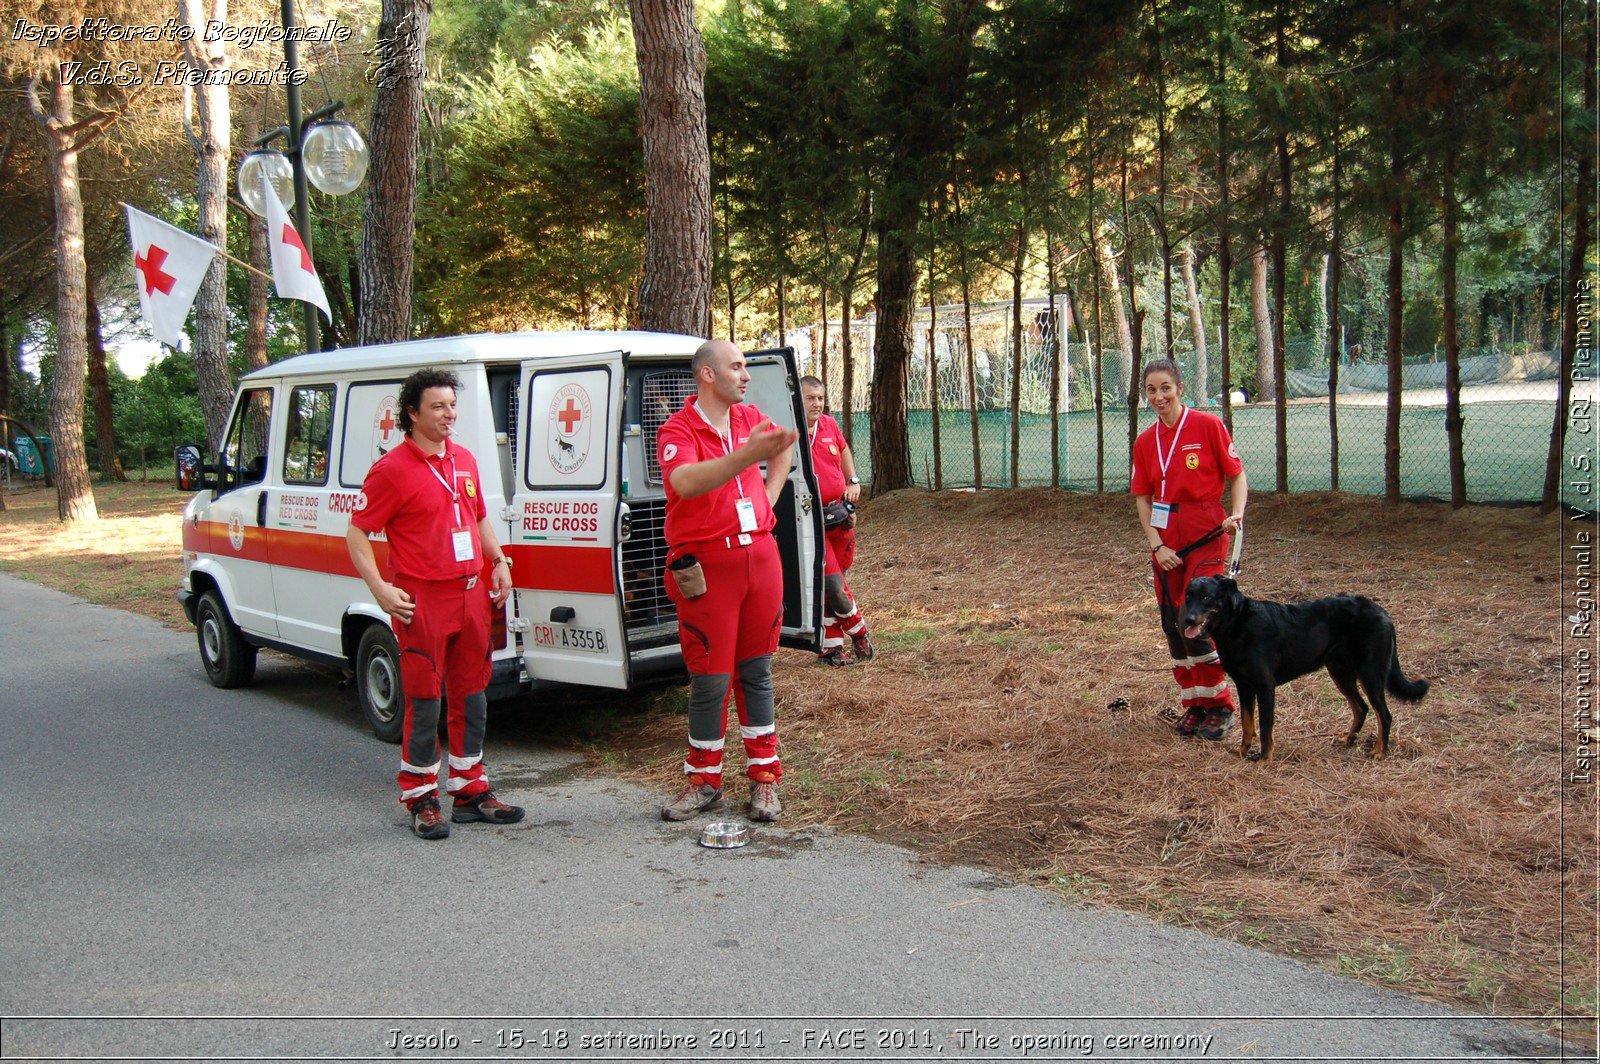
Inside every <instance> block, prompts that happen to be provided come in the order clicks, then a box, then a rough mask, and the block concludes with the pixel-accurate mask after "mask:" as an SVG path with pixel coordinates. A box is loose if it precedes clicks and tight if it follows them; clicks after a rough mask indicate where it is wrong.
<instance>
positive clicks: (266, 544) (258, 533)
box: [183, 521, 390, 577]
mask: <svg viewBox="0 0 1600 1064" xmlns="http://www.w3.org/2000/svg"><path fill="white" fill-rule="evenodd" d="M243 531H244V545H243V546H242V547H240V548H239V549H237V550H235V549H234V546H233V541H232V540H230V539H229V538H228V526H227V525H226V524H225V523H223V522H221V521H201V522H200V524H199V527H198V528H196V527H194V525H193V523H192V522H189V521H185V522H184V525H183V545H184V549H185V550H193V551H196V552H199V553H205V554H213V555H217V556H219V557H223V558H229V557H231V558H241V559H243V560H244V561H248V562H268V561H270V562H271V563H272V564H273V565H282V566H284V567H286V568H289V569H304V570H306V571H307V572H313V573H328V574H330V575H332V576H352V577H354V576H359V575H360V574H359V573H357V572H356V566H355V563H354V562H352V561H351V560H350V549H349V548H348V547H346V546H345V539H344V537H343V536H334V535H330V534H328V533H325V532H296V531H293V530H291V529H285V528H258V527H257V526H255V525H250V524H247V525H245V526H244V529H243ZM191 543H192V544H194V545H193V546H191ZM372 553H373V554H374V555H375V556H376V557H377V559H378V571H379V572H380V573H382V574H383V575H384V576H385V577H388V576H389V575H390V573H389V544H388V543H387V542H385V541H383V540H374V541H373V543H372Z"/></svg>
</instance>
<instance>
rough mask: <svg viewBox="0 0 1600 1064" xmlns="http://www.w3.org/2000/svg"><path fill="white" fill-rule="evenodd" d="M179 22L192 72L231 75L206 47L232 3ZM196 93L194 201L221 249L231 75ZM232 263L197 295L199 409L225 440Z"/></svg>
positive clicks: (203, 233) (217, 50)
mask: <svg viewBox="0 0 1600 1064" xmlns="http://www.w3.org/2000/svg"><path fill="white" fill-rule="evenodd" d="M178 18H179V21H180V22H182V24H183V25H185V26H187V27H189V28H190V29H191V30H192V31H193V33H194V36H193V37H191V38H190V39H189V41H188V42H187V43H186V44H185V45H184V57H185V59H186V60H187V62H188V66H189V68H190V69H191V70H192V71H196V72H202V73H204V74H207V75H215V74H222V75H226V73H227V70H228V53H227V50H226V49H225V48H224V47H223V45H222V43H221V42H220V41H218V42H214V43H210V44H207V43H204V40H203V38H204V33H205V28H206V24H207V21H208V20H210V21H213V22H218V23H222V24H226V23H227V21H228V0H212V3H211V10H210V11H209V12H207V11H205V10H203V9H202V7H201V0H178ZM190 93H193V95H194V100H195V114H196V116H197V117H198V121H197V122H196V123H195V125H194V126H192V127H191V126H190V124H189V115H188V109H187V107H185V112H184V128H185V132H187V133H188V136H189V146H190V147H192V148H193V149H194V153H195V156H196V158H197V159H198V162H199V165H198V178H197V182H196V186H195V199H196V201H197V202H198V204H199V209H200V214H199V222H200V238H201V239H202V240H205V241H207V242H209V243H211V244H214V245H216V246H217V247H219V248H223V249H226V248H227V246H228V162H229V159H230V158H231V153H232V140H231V138H232V129H233V122H232V112H231V109H230V107H229V99H228V82H227V79H226V77H225V76H224V77H220V78H217V83H216V84H208V83H202V84H200V85H197V86H195V87H194V88H192V89H186V90H185V103H187V97H188V95H189V94H190ZM227 270H228V264H227V262H226V261H225V260H224V259H223V258H222V257H221V256H217V257H215V258H213V259H212V260H211V267H210V269H208V270H207V271H206V277H205V280H204V281H203V282H202V283H201V285H200V293H199V295H197V296H196V297H195V318H194V340H195V343H194V370H195V378H196V380H197V381H198V382H199V390H200V411H201V414H202V415H203V416H204V417H205V422H206V438H207V439H208V440H213V441H214V440H220V439H221V438H222V434H223V432H224V431H226V428H227V421H228V410H229V408H230V407H232V405H233V374H232V372H230V371H229V369H228V273H227Z"/></svg>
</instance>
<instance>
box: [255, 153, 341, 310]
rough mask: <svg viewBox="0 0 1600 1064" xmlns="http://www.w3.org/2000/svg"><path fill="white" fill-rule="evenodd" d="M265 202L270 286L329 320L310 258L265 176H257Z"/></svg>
mask: <svg viewBox="0 0 1600 1064" xmlns="http://www.w3.org/2000/svg"><path fill="white" fill-rule="evenodd" d="M261 185H262V188H263V189H264V190H265V197H266V201H267V243H268V245H269V246H270V247H271V248H272V285H273V287H274V288H276V289H277V290H278V295H279V296H281V297H283V298H284V299H303V300H305V301H306V302H307V303H310V304H311V305H312V306H314V307H317V308H319V309H320V310H321V311H322V316H323V317H324V318H327V319H328V320H329V321H332V320H333V315H332V314H330V313H329V312H328V295H327V293H326V292H324V291H323V290H322V281H321V279H320V278H318V277H317V271H316V269H315V268H313V267H312V265H311V255H310V253H309V252H307V251H306V244H305V241H304V240H301V239H300V233H299V231H298V230H296V229H295V227H294V225H293V224H292V223H291V222H290V221H289V212H288V211H287V210H285V209H284V207H283V201H282V200H280V199H279V198H278V192H277V190H276V189H274V188H273V187H272V182H270V181H268V180H267V178H266V175H265V174H263V175H262V177H261Z"/></svg>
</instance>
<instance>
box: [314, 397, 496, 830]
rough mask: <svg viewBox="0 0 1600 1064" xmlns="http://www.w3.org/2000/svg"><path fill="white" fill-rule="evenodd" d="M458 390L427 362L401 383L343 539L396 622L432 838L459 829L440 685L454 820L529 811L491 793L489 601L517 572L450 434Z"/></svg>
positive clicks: (472, 464)
mask: <svg viewBox="0 0 1600 1064" xmlns="http://www.w3.org/2000/svg"><path fill="white" fill-rule="evenodd" d="M460 387H461V381H460V379H459V378H458V377H457V376H456V375H455V374H454V373H451V372H449V371H446V370H438V369H422V370H418V371H417V372H415V373H413V374H412V375H411V376H409V377H407V378H406V379H405V381H404V383H402V384H401V385H400V401H399V403H398V404H397V405H398V406H399V407H400V429H401V431H403V432H404V433H405V434H406V436H405V439H403V440H402V441H401V443H400V446H398V447H396V448H394V449H393V450H392V451H390V452H389V453H388V454H385V455H384V456H383V457H382V458H379V459H378V460H377V461H376V462H374V463H373V464H372V468H371V469H370V470H368V472H367V479H366V483H364V484H363V485H362V486H361V495H360V496H359V497H358V499H357V500H356V512H355V514H354V515H352V516H351V518H350V531H349V533H348V534H347V535H346V537H345V541H346V543H347V544H348V545H349V547H350V558H351V560H352V561H354V562H355V566H356V572H358V573H360V574H361V579H363V580H365V581H366V582H367V587H368V589H369V590H371V592H372V597H373V598H374V599H376V600H377V602H378V605H379V606H380V607H381V608H382V609H383V611H384V612H385V613H387V614H388V615H389V616H390V617H391V618H393V619H394V635H395V640H396V641H397V642H398V643H399V644H400V680H401V683H402V684H403V685H404V687H405V692H406V717H405V727H404V730H403V731H402V733H401V736H402V738H401V743H402V745H401V751H402V753H401V758H400V776H399V780H400V801H402V802H403V803H405V806H406V808H407V809H409V810H410V811H411V829H412V830H413V831H415V832H416V833H417V834H418V835H419V836H421V837H422V838H424V839H442V838H444V837H445V836H447V835H449V834H450V825H449V824H447V823H445V820H444V816H443V814H442V813H441V812H440V809H439V708H440V707H439V700H440V699H439V696H440V688H441V686H442V687H443V688H444V689H446V690H448V692H449V696H450V697H449V701H450V706H449V712H448V719H447V730H448V733H449V736H450V773H449V779H448V782H447V783H446V784H445V786H446V789H447V790H448V791H449V792H450V794H451V795H452V796H453V797H454V798H455V807H454V810H453V812H452V815H451V817H450V819H451V820H453V821H455V822H456V823H457V824H465V823H469V822H471V821H474V820H484V821H488V822H489V823H491V824H515V823H516V822H517V821H519V820H521V819H522V816H523V810H522V809H521V808H519V807H517V806H514V805H507V804H505V803H504V802H502V801H500V800H499V799H497V798H496V797H495V796H494V792H493V791H492V790H490V789H489V779H488V776H487V775H486V774H485V772H484V767H483V733H484V727H485V723H486V721H487V719H488V702H487V700H486V699H485V697H484V693H483V692H484V688H486V687H487V686H488V685H489V676H490V671H491V668H492V665H491V661H490V656H491V654H492V653H493V651H492V648H491V647H490V646H489V610H490V608H491V603H492V604H493V605H494V606H495V607H498V606H499V605H500V604H501V603H502V602H504V600H505V596H506V594H507V592H509V591H510V590H511V571H510V569H509V568H508V567H507V566H506V559H505V553H504V552H503V551H502V550H501V549H500V543H499V540H498V539H497V538H496V536H495V534H494V526H493V525H491V524H490V523H489V518H488V510H487V508H486V507H485V505H484V501H483V489H482V484H483V482H482V480H481V479H479V477H478V463H477V461H476V460H475V459H474V458H473V457H472V453H471V452H470V451H468V450H467V449H466V448H465V447H462V446H461V445H460V444H458V443H456V442H455V441H453V440H451V439H450V431H451V429H452V428H453V427H454V425H455V421H456V393H457V391H458V390H459V389H460ZM375 532H386V533H388V541H389V567H390V569H392V570H393V572H394V582H393V583H390V582H388V581H386V580H384V579H383V575H382V574H381V573H380V572H379V571H378V562H377V558H376V556H375V555H374V553H373V549H372V542H371V541H370V540H369V539H368V538H367V536H368V534H370V533H375ZM486 556H487V557H488V558H489V559H490V560H492V561H493V563H494V569H493V577H492V581H493V585H494V589H493V590H492V591H491V590H490V589H489V587H488V585H487V583H486V582H485V581H484V580H483V578H482V571H483V562H484V559H485V557H486Z"/></svg>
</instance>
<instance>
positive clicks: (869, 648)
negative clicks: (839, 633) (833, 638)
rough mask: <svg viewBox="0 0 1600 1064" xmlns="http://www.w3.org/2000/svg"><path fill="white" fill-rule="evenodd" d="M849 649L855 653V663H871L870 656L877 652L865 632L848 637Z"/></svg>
mask: <svg viewBox="0 0 1600 1064" xmlns="http://www.w3.org/2000/svg"><path fill="white" fill-rule="evenodd" d="M850 648H851V649H852V650H854V651H855V653H856V660H857V661H871V660H872V656H873V655H874V654H876V653H877V652H878V650H877V648H876V647H874V646H873V645H872V640H871V639H869V638H867V633H865V632H862V633H861V634H860V635H853V636H851V637H850Z"/></svg>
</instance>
